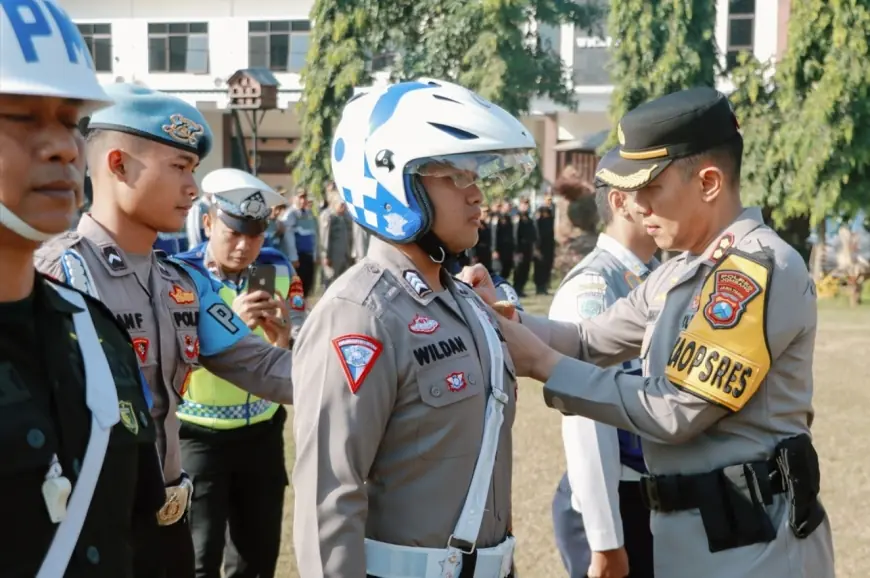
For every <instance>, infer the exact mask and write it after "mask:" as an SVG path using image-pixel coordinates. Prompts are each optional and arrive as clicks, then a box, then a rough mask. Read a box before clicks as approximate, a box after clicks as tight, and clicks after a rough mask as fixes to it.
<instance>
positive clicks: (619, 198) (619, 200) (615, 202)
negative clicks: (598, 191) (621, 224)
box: [607, 189, 630, 220]
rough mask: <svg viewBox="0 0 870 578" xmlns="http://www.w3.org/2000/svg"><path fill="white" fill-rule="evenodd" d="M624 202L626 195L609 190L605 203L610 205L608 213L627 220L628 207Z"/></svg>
mask: <svg viewBox="0 0 870 578" xmlns="http://www.w3.org/2000/svg"><path fill="white" fill-rule="evenodd" d="M625 201H626V194H625V193H623V192H622V191H619V190H616V189H610V192H609V193H607V203H608V204H609V205H610V212H611V213H613V214H614V215H619V216H620V217H622V218H623V219H628V218H629V215H628V207H627V204H626V202H625ZM629 220H630V219H629Z"/></svg>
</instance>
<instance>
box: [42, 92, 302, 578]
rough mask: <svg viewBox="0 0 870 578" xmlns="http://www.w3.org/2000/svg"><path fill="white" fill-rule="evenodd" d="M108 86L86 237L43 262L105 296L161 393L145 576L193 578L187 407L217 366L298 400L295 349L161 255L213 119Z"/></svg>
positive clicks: (208, 143) (59, 247)
mask: <svg viewBox="0 0 870 578" xmlns="http://www.w3.org/2000/svg"><path fill="white" fill-rule="evenodd" d="M106 90H107V92H108V93H109V95H110V96H111V98H112V99H113V100H114V102H115V104H114V106H111V107H108V108H105V109H102V110H100V111H98V112H97V113H95V114H94V115H93V116H92V117H91V119H90V124H89V126H88V134H87V138H88V142H87V147H86V153H87V162H88V170H89V172H90V175H91V180H92V181H93V188H94V201H93V205H92V207H91V210H90V212H89V213H88V214H86V215H84V216H83V217H82V218H81V221H80V222H79V225H78V227H77V229H76V230H75V231H70V232H68V233H66V234H63V235H61V236H59V237H55V238H53V239H51V240H50V241H48V242H47V243H45V245H43V247H42V248H41V249H40V250H39V251H38V253H37V255H36V265H37V268H39V269H40V270H41V271H42V272H44V273H46V274H48V275H51V276H53V277H56V278H58V279H61V280H63V281H65V282H66V283H68V284H69V285H72V286H74V287H76V288H77V289H80V290H82V291H84V292H87V293H89V294H90V295H92V296H94V297H97V298H99V299H101V300H102V301H103V302H104V303H105V304H106V305H107V306H108V307H109V309H111V310H112V312H113V313H115V315H116V317H117V319H118V320H119V321H120V322H121V323H122V324H123V325H124V326H125V328H126V329H127V331H128V332H129V333H130V336H131V337H132V343H133V347H134V349H135V352H136V355H137V358H138V361H139V366H140V369H141V370H142V374H143V375H144V377H145V379H146V381H147V382H148V384H149V386H150V387H151V393H152V395H153V401H154V403H153V407H152V410H151V414H152V417H153V420H154V423H155V425H156V429H157V441H158V443H157V446H158V450H159V454H160V458H161V461H162V464H163V477H164V481H165V483H166V499H165V503H164V505H163V507H162V508H161V510H160V512H159V513H158V522H159V526H158V527H157V528H156V530H154V531H153V532H151V534H150V535H149V536H146V537H145V539H144V540H143V542H144V543H145V544H147V546H146V547H144V548H143V551H141V552H137V560H136V571H137V576H153V575H163V576H165V577H166V578H176V577H177V578H192V577H193V575H194V549H193V543H192V539H191V532H190V526H189V522H188V515H187V513H188V509H189V505H190V500H191V495H192V492H193V485H194V484H196V482H197V480H196V477H195V476H194V477H192V478H191V477H190V476H188V475H187V474H186V473H185V472H184V471H183V470H182V468H181V450H180V443H179V420H178V417H177V415H176V409H177V404H178V401H179V399H181V398H183V397H184V394H185V392H186V390H187V388H188V386H189V384H190V381H191V375H192V374H193V373H194V371H195V370H197V369H199V368H200V367H205V368H207V369H208V370H209V371H210V372H211V373H213V374H214V375H217V376H219V377H221V378H222V379H225V380H227V381H229V382H230V383H233V384H235V385H237V386H238V387H240V388H242V389H244V390H246V391H248V392H249V393H251V394H253V395H256V396H257V397H259V398H261V399H266V400H269V401H274V402H278V403H291V402H292V386H291V382H290V371H291V353H290V351H289V350H287V349H286V348H277V347H273V346H271V345H270V344H268V343H267V342H266V341H264V340H263V339H262V338H261V337H259V336H256V335H254V334H252V332H251V330H250V329H249V328H248V326H247V325H246V324H245V322H244V321H243V320H242V319H241V318H240V317H239V316H238V315H236V314H235V313H234V312H233V310H232V309H231V308H230V307H229V306H228V305H227V304H226V303H225V302H224V301H223V299H222V298H221V297H220V295H219V294H218V292H217V291H218V290H219V289H220V287H221V285H220V283H216V282H214V281H213V280H212V279H210V278H209V277H208V276H207V275H204V274H203V273H202V272H200V271H199V270H198V269H196V268H195V267H192V266H191V265H189V264H187V263H184V262H183V261H180V260H175V259H168V258H166V257H165V255H163V254H161V253H155V252H153V251H152V246H153V244H154V242H155V241H156V239H157V235H158V233H160V232H174V231H178V230H180V229H181V227H182V226H183V225H184V221H185V219H186V217H187V213H188V211H189V210H190V208H191V206H192V205H193V203H194V200H195V199H196V198H197V196H198V193H199V189H198V187H197V184H196V181H195V180H194V177H193V172H194V170H195V169H196V167H197V166H198V165H199V163H200V161H201V160H202V159H203V158H204V157H205V156H206V155H207V154H208V153H209V151H210V150H211V147H212V143H213V137H212V133H211V130H210V129H209V126H208V123H207V122H206V120H205V118H203V116H202V114H201V113H200V112H199V111H198V110H197V109H196V108H195V107H193V106H191V105H190V104H188V103H186V102H184V101H183V100H181V99H179V98H177V97H175V96H171V95H168V94H164V93H161V92H157V91H154V90H151V89H149V88H146V87H143V86H136V85H131V84H115V85H111V86H110V87H108V88H107V89H106ZM230 411H234V410H233V408H231V409H230Z"/></svg>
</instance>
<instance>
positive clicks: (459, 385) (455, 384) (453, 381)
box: [444, 371, 468, 391]
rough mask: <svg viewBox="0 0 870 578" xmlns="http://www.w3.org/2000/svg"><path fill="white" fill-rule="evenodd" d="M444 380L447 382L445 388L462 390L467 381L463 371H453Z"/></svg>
mask: <svg viewBox="0 0 870 578" xmlns="http://www.w3.org/2000/svg"><path fill="white" fill-rule="evenodd" d="M444 381H446V382H447V389H449V390H450V391H462V390H463V389H465V386H466V385H468V383H467V382H466V381H465V373H463V372H461V371H454V372H453V373H451V374H450V375H448V376H447V377H446V378H445V379H444Z"/></svg>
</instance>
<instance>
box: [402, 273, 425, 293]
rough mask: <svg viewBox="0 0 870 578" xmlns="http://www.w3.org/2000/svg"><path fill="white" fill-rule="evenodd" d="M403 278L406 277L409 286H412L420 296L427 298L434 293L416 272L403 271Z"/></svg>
mask: <svg viewBox="0 0 870 578" xmlns="http://www.w3.org/2000/svg"><path fill="white" fill-rule="evenodd" d="M402 277H404V279H405V281H407V283H408V285H410V286H411V288H412V289H413V290H414V291H415V292H416V293H417V295H418V296H420V297H426V296H427V295H429V294H431V293H432V289H431V288H430V287H429V285H428V284H427V283H426V282H425V281H424V280H423V277H421V276H420V274H419V273H417V272H416V271H415V270H413V269H405V270H404V271H402Z"/></svg>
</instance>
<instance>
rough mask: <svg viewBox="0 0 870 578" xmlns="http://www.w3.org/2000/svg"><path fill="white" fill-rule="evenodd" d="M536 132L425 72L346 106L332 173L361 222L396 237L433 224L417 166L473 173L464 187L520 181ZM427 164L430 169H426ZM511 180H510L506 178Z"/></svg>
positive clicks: (529, 164) (409, 237)
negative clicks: (426, 76) (415, 181)
mask: <svg viewBox="0 0 870 578" xmlns="http://www.w3.org/2000/svg"><path fill="white" fill-rule="evenodd" d="M534 149H535V141H534V138H532V136H531V135H530V134H529V131H528V130H527V129H526V128H525V127H524V126H523V125H522V123H521V122H520V121H519V120H517V119H516V118H515V117H513V116H512V115H511V114H509V113H508V112H506V111H505V110H504V109H502V108H500V107H498V106H496V105H494V104H492V103H490V102H488V101H486V100H485V99H483V98H482V97H480V96H479V95H477V94H475V93H474V92H472V91H470V90H468V89H466V88H464V87H462V86H459V85H456V84H452V83H449V82H444V81H440V80H430V79H420V80H417V81H413V82H402V83H399V84H394V85H391V86H386V87H376V88H373V89H371V90H369V91H368V92H364V93H362V94H359V95H357V96H355V97H354V98H352V99H351V100H350V101H349V102H348V103H347V105H346V106H345V108H344V111H343V114H342V117H341V120H340V122H339V124H338V127H337V128H336V131H335V135H334V139H333V144H332V173H333V177H334V179H335V184H336V186H337V188H338V191H339V193H340V195H341V197H342V199H343V200H344V202H345V203H346V204H347V208H348V212H349V213H350V215H351V216H352V217H353V219H354V220H356V221H357V222H358V223H359V224H360V225H362V226H363V227H365V228H366V229H369V230H370V231H372V232H373V233H375V234H376V235H378V236H380V237H382V238H384V239H387V240H389V241H393V242H397V243H409V242H413V241H415V240H417V239H419V238H420V237H421V236H422V235H423V234H425V233H426V232H427V231H428V230H429V228H430V226H431V222H430V221H431V212H430V210H429V208H428V203H427V200H426V199H425V198H421V197H420V195H419V194H418V193H417V192H416V191H417V189H415V187H413V186H412V178H413V176H414V174H435V176H441V175H439V174H436V173H433V172H431V170H432V169H431V168H427V167H432V166H437V167H442V168H443V167H448V168H450V169H455V170H454V172H461V173H462V174H463V175H472V176H471V177H470V178H467V179H466V181H467V182H460V180H458V179H457V177H456V176H454V175H452V174H451V175H450V176H453V178H454V182H456V183H457V185H458V186H460V187H464V186H468V185H470V184H473V183H475V182H477V181H484V180H491V179H497V180H499V181H500V182H501V183H502V184H503V185H506V186H507V185H510V184H515V183H516V182H517V180H519V179H520V178H522V177H523V176H526V175H528V174H529V173H530V172H531V170H532V169H533V168H534V159H533V157H532V156H531V154H530V153H531V152H532V151H534ZM427 171H428V172H427ZM509 181H510V182H509Z"/></svg>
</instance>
